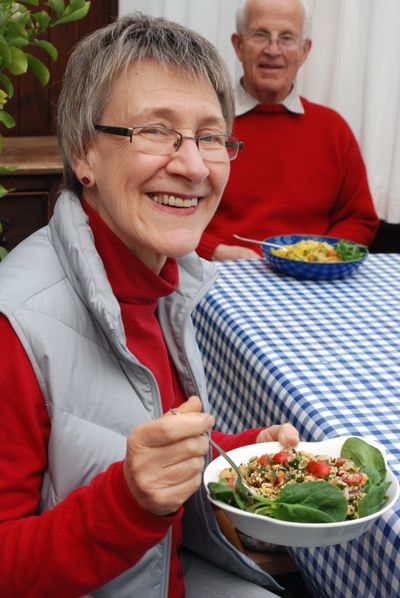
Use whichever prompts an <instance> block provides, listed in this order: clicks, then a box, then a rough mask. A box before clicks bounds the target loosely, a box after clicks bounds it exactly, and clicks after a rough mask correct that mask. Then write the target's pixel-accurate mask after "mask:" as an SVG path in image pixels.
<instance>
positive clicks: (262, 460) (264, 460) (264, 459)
mask: <svg viewBox="0 0 400 598" xmlns="http://www.w3.org/2000/svg"><path fill="white" fill-rule="evenodd" d="M257 461H258V462H259V463H261V465H265V466H267V465H269V460H268V457H267V455H261V457H258V459H257Z"/></svg>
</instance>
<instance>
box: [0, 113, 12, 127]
mask: <svg viewBox="0 0 400 598" xmlns="http://www.w3.org/2000/svg"><path fill="white" fill-rule="evenodd" d="M0 123H2V124H3V125H4V126H6V127H7V129H12V128H13V127H15V119H14V118H13V117H12V116H11V114H9V113H8V112H6V111H5V110H0Z"/></svg>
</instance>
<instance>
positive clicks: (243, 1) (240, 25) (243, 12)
mask: <svg viewBox="0 0 400 598" xmlns="http://www.w3.org/2000/svg"><path fill="white" fill-rule="evenodd" d="M298 1H299V3H300V4H301V5H302V7H303V10H304V21H303V40H304V39H310V36H311V11H310V7H309V5H308V4H307V2H306V1H305V0H298ZM249 3H250V0H240V2H239V5H238V7H237V10H236V31H237V32H238V33H240V35H243V34H244V33H245V32H246V24H247V9H248V4H249Z"/></svg>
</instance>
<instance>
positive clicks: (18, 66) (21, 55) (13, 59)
mask: <svg viewBox="0 0 400 598" xmlns="http://www.w3.org/2000/svg"><path fill="white" fill-rule="evenodd" d="M9 50H10V60H7V61H4V66H5V68H7V69H8V70H9V71H10V73H12V74H13V75H23V74H24V73H26V71H27V70H28V59H27V57H26V55H25V52H23V51H22V50H20V49H19V48H13V47H12V46H9Z"/></svg>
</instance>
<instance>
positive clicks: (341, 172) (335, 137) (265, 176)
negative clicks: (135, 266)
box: [197, 0, 378, 260]
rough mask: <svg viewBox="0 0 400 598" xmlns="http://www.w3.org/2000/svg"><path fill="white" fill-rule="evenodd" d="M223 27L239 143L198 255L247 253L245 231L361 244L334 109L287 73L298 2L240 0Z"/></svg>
mask: <svg viewBox="0 0 400 598" xmlns="http://www.w3.org/2000/svg"><path fill="white" fill-rule="evenodd" d="M236 19H237V22H236V25H237V32H236V33H233V35H232V43H233V46H234V48H235V51H236V54H237V56H238V58H239V60H240V61H241V63H242V65H243V71H244V75H243V78H242V79H241V81H240V82H239V83H238V85H237V86H236V88H235V103H236V119H235V124H234V131H233V133H234V134H235V135H237V136H238V137H239V138H240V139H241V140H243V141H244V145H245V150H244V151H243V152H242V154H241V155H240V156H239V157H238V159H237V160H236V162H235V163H234V164H233V167H232V169H231V175H230V179H229V182H228V185H227V187H226V189H225V191H224V194H223V198H222V201H221V203H220V205H219V208H218V210H217V212H216V214H215V215H214V217H213V219H212V220H211V222H210V224H209V225H208V227H207V228H206V230H205V232H204V234H203V236H202V239H201V242H200V244H199V246H198V249H197V251H198V253H199V254H200V255H201V256H203V257H205V258H207V259H215V260H225V259H240V258H245V259H246V258H257V257H259V255H260V250H259V248H257V247H256V250H257V251H255V250H254V247H255V246H254V245H250V244H247V243H244V242H238V241H237V239H235V238H234V236H233V235H234V234H235V233H236V234H239V235H241V236H243V237H252V238H255V239H264V238H266V237H269V236H273V235H278V234H285V233H288V234H289V233H303V234H304V233H306V234H307V233H309V234H323V235H331V236H335V237H342V238H345V239H350V240H352V241H356V242H359V243H363V244H365V245H369V244H370V243H371V242H372V241H373V239H374V236H375V234H376V231H377V227H378V218H377V216H376V213H375V210H374V206H373V202H372V198H371V194H370V190H369V187H368V181H367V175H366V170H365V165H364V162H363V159H362V157H361V154H360V150H359V147H358V144H357V141H356V139H355V137H354V135H353V133H352V131H351V130H350V127H349V126H348V125H347V123H346V122H345V121H344V119H343V118H342V117H341V116H340V115H339V114H338V113H337V112H335V111H334V110H331V109H330V108H327V107H324V106H320V105H317V104H314V103H311V102H309V101H308V100H306V99H304V98H302V97H300V96H299V95H298V93H297V91H296V86H295V78H296V75H297V72H298V70H299V68H300V67H301V66H302V65H303V64H304V62H305V61H306V59H307V57H308V54H309V52H310V49H311V40H310V38H309V28H310V27H309V20H310V19H309V14H308V10H307V6H306V4H305V3H304V2H303V1H302V0H244V1H242V2H241V3H240V5H239V7H238V11H237V17H236Z"/></svg>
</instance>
